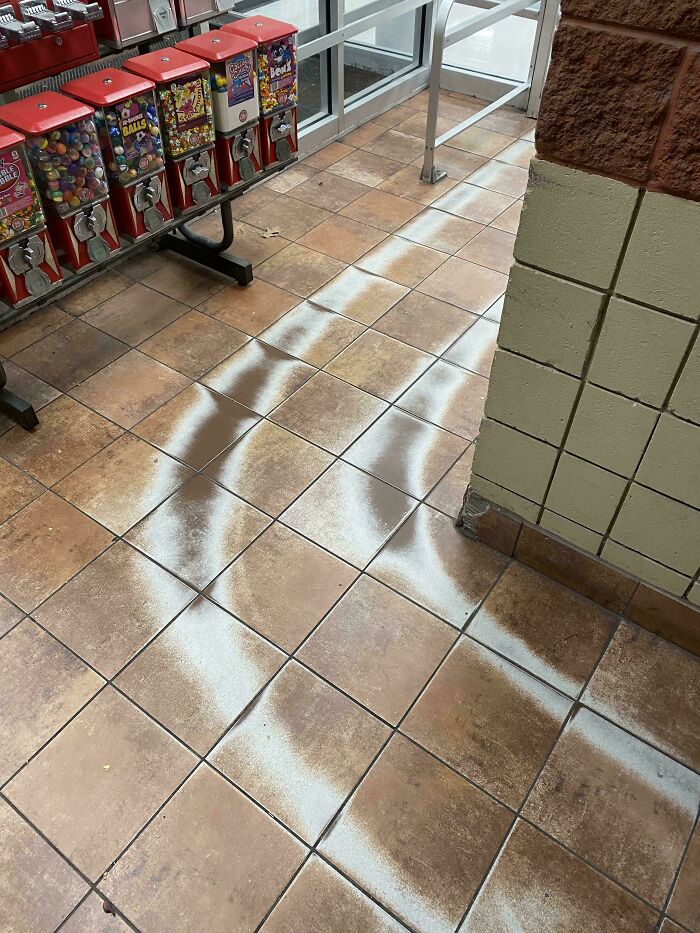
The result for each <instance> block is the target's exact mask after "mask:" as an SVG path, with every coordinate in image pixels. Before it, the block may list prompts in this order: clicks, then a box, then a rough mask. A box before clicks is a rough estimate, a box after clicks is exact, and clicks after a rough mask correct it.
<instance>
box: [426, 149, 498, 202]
mask: <svg viewBox="0 0 700 933" xmlns="http://www.w3.org/2000/svg"><path fill="white" fill-rule="evenodd" d="M487 161H488V159H487V158H486V157H485V156H480V155H477V154H476V153H475V152H465V151H464V150H462V149H452V148H451V147H450V146H438V148H437V149H436V150H435V166H436V168H438V169H440V170H441V171H443V172H447V178H448V179H450V180H451V181H452V184H451V185H449V187H448V188H447V189H446V190H447V191H449V190H451V189H452V188H454V187H455V185H456V184H457V182H460V181H463V180H464V179H465V178H466V177H467V175H471V174H472V172H475V171H476V170H477V169H478V168H480V167H481V166H482V165H485V164H486V162H487ZM413 165H414V166H416V168H417V169H418V172H419V173H420V171H421V170H422V167H423V159H422V158H420V159H416V161H415V162H414V163H413ZM443 180H444V179H443ZM430 187H433V186H430ZM434 187H436V188H437V187H438V185H435V186H434ZM433 203H434V202H433Z"/></svg>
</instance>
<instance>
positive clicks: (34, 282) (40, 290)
mask: <svg viewBox="0 0 700 933" xmlns="http://www.w3.org/2000/svg"><path fill="white" fill-rule="evenodd" d="M24 285H25V287H26V289H27V291H28V292H29V294H30V295H34V296H35V297H36V296H37V295H45V294H46V292H47V291H48V290H49V289H50V288H51V279H50V278H49V277H48V275H47V274H46V273H45V272H44V271H43V270H41V269H30V270H29V272H27V273H26V275H25V276H24Z"/></svg>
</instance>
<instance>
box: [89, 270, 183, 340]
mask: <svg viewBox="0 0 700 933" xmlns="http://www.w3.org/2000/svg"><path fill="white" fill-rule="evenodd" d="M187 310H188V307H187V305H185V304H182V302H180V301H175V299H174V298H168V296H167V295H162V294H161V293H160V292H157V291H154V290H153V289H152V288H146V286H145V285H140V284H137V285H130V286H129V288H126V289H123V290H122V291H120V292H119V293H118V294H116V295H114V296H113V297H112V298H109V299H108V300H107V301H105V302H104V303H103V304H101V305H98V306H97V307H96V308H93V309H92V310H91V311H88V312H87V314H84V315H83V320H84V321H87V322H88V324H92V326H93V327H99V329H100V330H103V331H104V332H105V333H106V334H111V336H112V337H116V338H117V340H122V341H123V342H124V343H128V344H129V345H130V346H132V347H135V346H136V344H138V343H141V341H142V340H146V338H147V337H151V336H152V335H153V334H155V332H156V331H158V330H161V328H163V327H166V326H167V325H168V324H172V322H173V321H175V320H177V318H179V317H181V316H182V315H183V314H184V313H185V312H186V311H187Z"/></svg>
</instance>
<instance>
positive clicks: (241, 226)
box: [217, 175, 289, 294]
mask: <svg viewBox="0 0 700 933" xmlns="http://www.w3.org/2000/svg"><path fill="white" fill-rule="evenodd" d="M277 177H278V178H283V177H284V176H283V175H279V176H277ZM264 232H265V231H264V230H261V229H260V228H259V227H253V226H252V225H251V224H247V223H244V222H243V221H242V220H239V221H237V222H236V223H235V224H234V239H233V245H232V246H230V247H229V248H228V249H227V250H226V251H225V255H227V256H245V258H246V259H247V260H248V261H249V262H250V263H252V265H253V267H255V266H259V265H260V263H261V262H265V260H266V259H269V258H270V256H274V255H275V253H279V252H280V250H283V249H284V247H285V246H289V240H285V238H284V237H281V236H274V237H266V236H263V234H264ZM253 281H255V280H253ZM225 287H226V288H230V286H225ZM239 287H240V286H239ZM245 290H247V286H246V289H245ZM217 294H219V293H218V292H217Z"/></svg>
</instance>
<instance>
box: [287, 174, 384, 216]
mask: <svg viewBox="0 0 700 933" xmlns="http://www.w3.org/2000/svg"><path fill="white" fill-rule="evenodd" d="M284 174H285V175H286V172H285V173H284ZM368 191H369V188H368V186H367V185H362V184H359V182H356V181H350V179H349V178H343V177H342V176H341V175H332V174H331V173H330V172H318V173H317V174H315V175H312V176H311V178H309V179H308V180H307V181H305V182H303V184H301V185H297V186H296V187H295V188H294V189H293V190H292V191H290V192H289V196H290V197H291V198H298V199H299V200H300V201H308V203H309V204H315V205H316V206H317V207H324V208H325V209H326V210H327V211H339V210H340V209H341V207H345V206H346V204H349V203H350V202H351V201H354V200H355V199H356V198H359V197H361V196H362V195H363V194H367V192H368Z"/></svg>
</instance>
